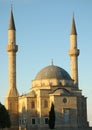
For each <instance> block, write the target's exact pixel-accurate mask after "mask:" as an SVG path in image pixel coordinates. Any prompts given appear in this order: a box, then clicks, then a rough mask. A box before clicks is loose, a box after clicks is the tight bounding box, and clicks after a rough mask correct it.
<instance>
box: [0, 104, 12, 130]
mask: <svg viewBox="0 0 92 130" xmlns="http://www.w3.org/2000/svg"><path fill="white" fill-rule="evenodd" d="M10 126H11V121H10V116H9V113H8V111H7V110H6V108H5V106H4V105H2V104H1V103H0V128H1V129H3V128H10Z"/></svg>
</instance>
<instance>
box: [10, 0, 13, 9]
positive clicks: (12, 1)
mask: <svg viewBox="0 0 92 130" xmlns="http://www.w3.org/2000/svg"><path fill="white" fill-rule="evenodd" d="M10 2H11V10H12V8H13V0H11V1H10Z"/></svg>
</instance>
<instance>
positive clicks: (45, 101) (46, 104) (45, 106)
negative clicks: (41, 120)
mask: <svg viewBox="0 0 92 130" xmlns="http://www.w3.org/2000/svg"><path fill="white" fill-rule="evenodd" d="M47 107H48V101H47V100H44V108H47Z"/></svg>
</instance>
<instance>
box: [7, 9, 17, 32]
mask: <svg viewBox="0 0 92 130" xmlns="http://www.w3.org/2000/svg"><path fill="white" fill-rule="evenodd" d="M8 30H16V28H15V23H14V18H13V12H12V8H11V14H10V22H9V28H8Z"/></svg>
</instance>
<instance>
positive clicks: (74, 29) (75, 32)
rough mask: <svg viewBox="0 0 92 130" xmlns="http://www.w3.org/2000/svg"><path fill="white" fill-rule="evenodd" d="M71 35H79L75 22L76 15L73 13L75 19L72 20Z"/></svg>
mask: <svg viewBox="0 0 92 130" xmlns="http://www.w3.org/2000/svg"><path fill="white" fill-rule="evenodd" d="M70 35H77V31H76V25H75V20H74V13H73V18H72V27H71V33H70Z"/></svg>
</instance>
